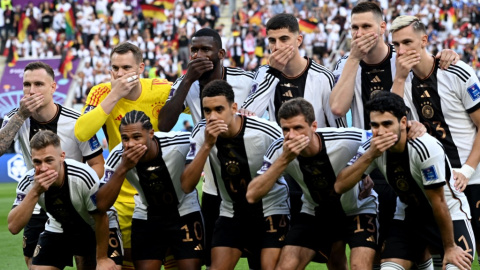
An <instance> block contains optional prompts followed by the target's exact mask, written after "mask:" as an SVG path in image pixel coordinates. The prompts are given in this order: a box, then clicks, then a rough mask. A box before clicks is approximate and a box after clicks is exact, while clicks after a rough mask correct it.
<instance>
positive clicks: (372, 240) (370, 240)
mask: <svg viewBox="0 0 480 270" xmlns="http://www.w3.org/2000/svg"><path fill="white" fill-rule="evenodd" d="M367 241H368V242H375V237H373V235H370V237H368V238H367Z"/></svg>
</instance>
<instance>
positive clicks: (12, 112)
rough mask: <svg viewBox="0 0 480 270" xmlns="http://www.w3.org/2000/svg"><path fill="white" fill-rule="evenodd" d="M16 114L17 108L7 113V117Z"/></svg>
mask: <svg viewBox="0 0 480 270" xmlns="http://www.w3.org/2000/svg"><path fill="white" fill-rule="evenodd" d="M17 112H18V108H15V109H13V110H11V111H10V112H8V113H7V116H8V117H13V116H14V115H15V114H16V113H17Z"/></svg>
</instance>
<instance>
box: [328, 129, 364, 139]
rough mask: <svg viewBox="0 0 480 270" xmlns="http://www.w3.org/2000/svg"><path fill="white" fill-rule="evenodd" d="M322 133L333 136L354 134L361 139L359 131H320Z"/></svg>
mask: <svg viewBox="0 0 480 270" xmlns="http://www.w3.org/2000/svg"><path fill="white" fill-rule="evenodd" d="M322 135H323V136H324V137H335V136H339V135H352V136H355V137H358V138H360V139H362V136H363V134H362V132H360V131H326V132H322Z"/></svg>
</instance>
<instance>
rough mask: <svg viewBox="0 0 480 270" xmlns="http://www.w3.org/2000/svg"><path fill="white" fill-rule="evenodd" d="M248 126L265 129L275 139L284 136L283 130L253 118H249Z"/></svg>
mask: <svg viewBox="0 0 480 270" xmlns="http://www.w3.org/2000/svg"><path fill="white" fill-rule="evenodd" d="M247 127H250V128H260V129H264V130H265V131H266V132H267V133H268V134H269V135H270V136H272V137H273V138H275V139H276V138H278V137H281V136H282V132H281V131H280V130H278V129H276V128H274V127H273V126H272V125H270V124H267V123H263V122H260V121H258V120H255V119H252V118H248V120H247ZM272 134H273V135H272Z"/></svg>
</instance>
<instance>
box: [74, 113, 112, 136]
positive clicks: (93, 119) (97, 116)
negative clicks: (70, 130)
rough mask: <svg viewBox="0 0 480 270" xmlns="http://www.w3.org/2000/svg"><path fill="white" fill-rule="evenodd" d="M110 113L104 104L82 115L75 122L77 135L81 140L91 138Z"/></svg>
mask: <svg viewBox="0 0 480 270" xmlns="http://www.w3.org/2000/svg"><path fill="white" fill-rule="evenodd" d="M108 116H109V114H108V113H106V112H105V111H104V110H103V108H102V105H101V104H100V106H98V107H96V108H95V109H93V110H91V111H89V112H88V113H85V114H83V115H81V116H80V117H79V118H78V119H77V122H75V129H74V132H75V137H77V139H78V140H79V141H81V142H86V141H88V140H90V139H91V138H92V137H93V136H94V135H95V134H96V133H97V132H98V131H99V130H100V129H101V128H102V126H103V125H104V124H105V122H106V121H107V119H108Z"/></svg>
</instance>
